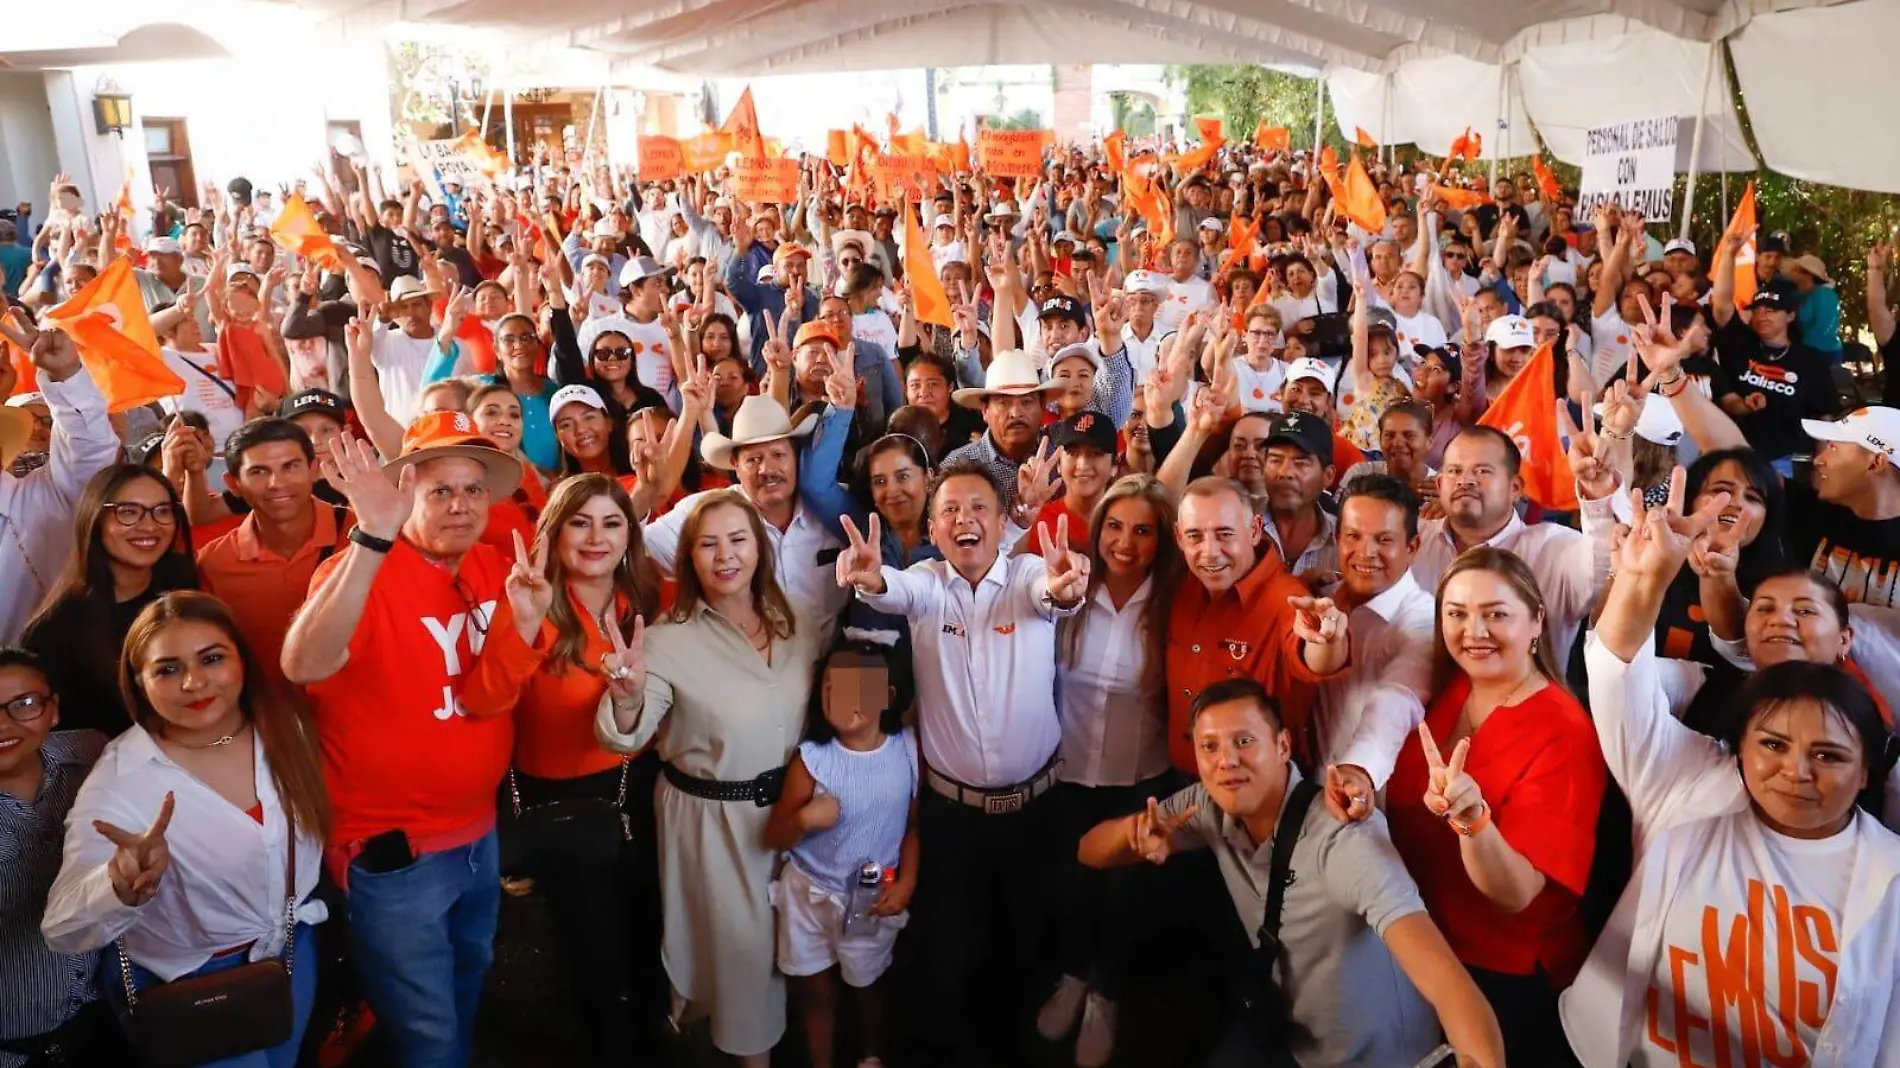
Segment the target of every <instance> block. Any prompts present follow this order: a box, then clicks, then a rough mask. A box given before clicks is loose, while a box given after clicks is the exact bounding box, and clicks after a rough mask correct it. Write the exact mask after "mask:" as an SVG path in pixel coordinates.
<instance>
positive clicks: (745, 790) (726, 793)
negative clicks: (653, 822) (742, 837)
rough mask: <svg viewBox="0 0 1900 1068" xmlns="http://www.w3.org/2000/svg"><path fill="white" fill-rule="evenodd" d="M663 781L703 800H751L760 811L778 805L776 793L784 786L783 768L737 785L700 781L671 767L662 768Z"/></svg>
mask: <svg viewBox="0 0 1900 1068" xmlns="http://www.w3.org/2000/svg"><path fill="white" fill-rule="evenodd" d="M661 770H663V771H664V772H665V774H666V781H667V782H670V783H672V784H673V788H674V789H675V790H678V791H679V792H680V793H683V794H690V795H692V796H693V797H701V798H705V799H706V800H708V801H750V802H752V803H753V804H755V805H757V806H759V807H760V808H771V807H772V806H773V805H774V804H777V803H778V793H779V790H780V788H782V787H783V786H784V785H785V769H784V768H773V769H772V770H771V771H768V772H766V773H765V774H763V775H761V776H759V777H758V778H756V779H743V780H740V781H738V782H724V781H721V780H719V779H702V778H699V777H698V776H696V775H688V774H687V773H685V772H683V771H681V770H680V769H678V768H676V767H674V766H673V765H671V764H664V765H661Z"/></svg>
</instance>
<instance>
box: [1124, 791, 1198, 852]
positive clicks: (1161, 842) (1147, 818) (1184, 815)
mask: <svg viewBox="0 0 1900 1068" xmlns="http://www.w3.org/2000/svg"><path fill="white" fill-rule="evenodd" d="M1200 807H1201V806H1199V805H1189V806H1188V807H1186V808H1184V809H1182V810H1181V811H1180V812H1179V813H1177V814H1176V815H1173V816H1164V815H1162V814H1161V806H1160V805H1159V804H1156V803H1155V799H1154V798H1152V797H1151V798H1149V799H1148V807H1147V809H1146V810H1144V811H1141V812H1137V813H1135V814H1134V815H1133V816H1130V817H1129V818H1128V825H1127V826H1128V848H1129V850H1130V851H1131V852H1133V853H1134V854H1135V855H1136V856H1138V857H1141V858H1142V859H1143V860H1146V861H1147V862H1148V863H1150V864H1165V863H1167V860H1168V857H1169V855H1171V854H1172V853H1173V852H1174V832H1176V831H1178V830H1180V829H1181V828H1183V827H1185V826H1187V822H1188V821H1189V820H1191V819H1193V818H1194V813H1195V811H1196V810H1198V809H1199V808H1200Z"/></svg>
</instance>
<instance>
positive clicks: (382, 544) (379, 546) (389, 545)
mask: <svg viewBox="0 0 1900 1068" xmlns="http://www.w3.org/2000/svg"><path fill="white" fill-rule="evenodd" d="M350 540H351V541H353V542H355V543H356V544H358V545H361V546H362V547H363V548H365V549H368V550H369V551H370V552H373V553H386V552H388V551H389V550H391V549H394V548H395V547H396V543H395V542H394V541H392V540H391V539H389V538H379V537H377V536H376V535H374V534H371V533H370V532H369V531H367V530H364V529H363V528H362V527H351V528H350Z"/></svg>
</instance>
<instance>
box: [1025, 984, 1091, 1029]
mask: <svg viewBox="0 0 1900 1068" xmlns="http://www.w3.org/2000/svg"><path fill="white" fill-rule="evenodd" d="M1088 992H1089V985H1088V984H1087V983H1085V982H1083V981H1082V980H1080V979H1077V978H1076V977H1075V976H1073V975H1065V976H1063V977H1062V978H1061V980H1060V981H1058V982H1057V983H1056V992H1055V993H1053V994H1051V995H1049V1000H1048V1001H1045V1002H1043V1003H1042V1011H1041V1012H1038V1013H1036V1031H1037V1033H1039V1034H1041V1035H1042V1037H1044V1038H1046V1039H1048V1040H1049V1041H1051V1042H1060V1041H1061V1040H1062V1036H1064V1035H1066V1034H1068V1033H1069V1032H1070V1031H1073V1030H1075V1023H1076V1021H1077V1020H1079V1019H1081V1018H1082V1001H1083V999H1084V998H1085V997H1086V996H1087V995H1088Z"/></svg>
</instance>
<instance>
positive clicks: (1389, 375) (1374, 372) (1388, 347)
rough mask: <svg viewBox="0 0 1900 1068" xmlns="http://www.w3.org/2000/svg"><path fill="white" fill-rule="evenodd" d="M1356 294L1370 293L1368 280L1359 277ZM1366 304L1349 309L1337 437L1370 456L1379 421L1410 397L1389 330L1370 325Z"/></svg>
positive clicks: (1359, 302) (1368, 303) (1358, 303)
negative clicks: (1346, 363) (1347, 360)
mask: <svg viewBox="0 0 1900 1068" xmlns="http://www.w3.org/2000/svg"><path fill="white" fill-rule="evenodd" d="M1360 281H1361V288H1360V289H1359V293H1360V294H1365V293H1370V292H1371V291H1372V285H1371V279H1370V278H1369V277H1367V276H1364V275H1362V276H1360ZM1371 308H1372V302H1371V301H1370V300H1355V301H1354V302H1353V309H1352V363H1351V365H1350V366H1349V367H1348V368H1347V375H1346V382H1347V390H1349V391H1350V392H1348V393H1347V394H1346V395H1345V396H1343V397H1341V398H1340V404H1339V410H1340V411H1341V412H1342V413H1344V415H1345V420H1344V425H1343V426H1341V427H1340V433H1341V434H1342V435H1344V436H1345V438H1346V440H1347V441H1350V442H1352V443H1353V444H1354V445H1356V446H1358V447H1359V448H1361V449H1363V450H1365V451H1367V452H1371V451H1373V450H1375V449H1377V448H1379V417H1380V416H1381V415H1384V414H1385V410H1386V409H1387V408H1390V407H1391V406H1392V405H1394V404H1397V403H1398V402H1400V401H1403V400H1407V399H1409V398H1410V397H1411V395H1412V389H1411V379H1410V378H1409V377H1407V376H1406V375H1405V372H1404V371H1403V370H1401V369H1400V368H1399V347H1398V342H1397V340H1396V339H1395V338H1394V337H1393V334H1392V328H1391V327H1389V326H1386V325H1385V324H1383V323H1381V324H1379V326H1378V328H1377V329H1374V328H1373V327H1372V325H1371V314H1372V312H1371Z"/></svg>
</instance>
